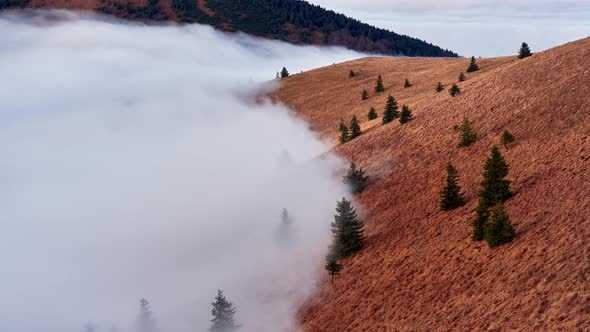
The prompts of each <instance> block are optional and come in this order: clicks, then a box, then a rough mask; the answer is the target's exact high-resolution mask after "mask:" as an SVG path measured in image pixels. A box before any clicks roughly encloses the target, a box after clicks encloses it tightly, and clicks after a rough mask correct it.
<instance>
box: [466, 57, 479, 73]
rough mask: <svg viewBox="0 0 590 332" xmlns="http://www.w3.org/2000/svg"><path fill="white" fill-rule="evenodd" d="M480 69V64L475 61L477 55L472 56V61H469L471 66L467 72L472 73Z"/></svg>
mask: <svg viewBox="0 0 590 332" xmlns="http://www.w3.org/2000/svg"><path fill="white" fill-rule="evenodd" d="M478 70H479V66H478V65H477V63H475V57H474V56H472V57H471V62H470V63H469V67H467V72H468V73H471V72H474V71H478Z"/></svg>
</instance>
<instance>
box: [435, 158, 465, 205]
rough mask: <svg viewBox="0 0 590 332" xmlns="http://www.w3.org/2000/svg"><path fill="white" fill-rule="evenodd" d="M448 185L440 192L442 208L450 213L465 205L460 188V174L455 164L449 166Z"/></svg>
mask: <svg viewBox="0 0 590 332" xmlns="http://www.w3.org/2000/svg"><path fill="white" fill-rule="evenodd" d="M446 182H447V184H446V186H445V187H444V189H443V190H442V191H441V192H440V204H439V206H440V208H441V210H443V211H450V210H453V209H456V208H458V207H461V206H463V205H465V198H464V197H463V193H462V192H461V186H459V173H458V172H457V169H456V168H455V166H453V164H451V163H448V164H447V180H446Z"/></svg>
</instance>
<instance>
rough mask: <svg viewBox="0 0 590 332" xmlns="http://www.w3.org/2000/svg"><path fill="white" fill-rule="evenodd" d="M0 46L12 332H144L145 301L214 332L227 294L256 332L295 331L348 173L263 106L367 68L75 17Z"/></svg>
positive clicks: (279, 46) (206, 35) (6, 316)
mask: <svg viewBox="0 0 590 332" xmlns="http://www.w3.org/2000/svg"><path fill="white" fill-rule="evenodd" d="M0 31H2V32H3V33H2V34H1V35H0V72H1V73H2V75H1V77H0V120H1V121H0V155H1V156H2V158H1V159H0V211H2V212H1V218H2V223H1V224H2V228H1V230H0V261H1V262H2V264H3V266H2V278H1V281H0V294H2V296H1V297H0V331H11V332H34V331H43V332H67V331H81V330H82V328H83V326H84V325H85V324H86V323H88V322H91V323H93V324H95V325H96V326H97V327H98V331H109V329H110V327H111V326H116V327H117V328H118V329H119V331H121V332H125V331H133V322H134V319H135V315H136V313H137V310H138V301H139V299H140V298H142V297H145V298H147V299H148V300H150V302H151V304H152V309H153V311H154V313H155V315H156V318H157V320H158V324H159V326H160V327H161V330H162V331H168V332H172V331H174V332H184V331H187V332H188V331H205V330H206V329H207V328H208V326H209V319H210V310H211V306H210V304H211V302H212V300H213V298H214V296H215V295H216V291H217V288H222V289H223V290H225V293H226V296H227V297H228V298H229V299H230V300H232V301H233V302H234V304H235V305H236V306H237V308H238V314H237V319H238V321H239V323H241V324H243V327H242V331H258V332H260V331H262V332H263V331H273V332H274V331H281V330H290V329H293V328H295V327H296V323H295V320H294V313H295V310H296V308H297V305H298V304H300V302H301V301H302V300H303V299H304V298H305V296H307V295H308V294H309V293H310V292H311V291H312V290H313V288H314V285H315V283H316V282H317V281H318V280H317V277H318V273H321V271H320V270H321V267H322V263H323V255H324V253H325V250H326V248H327V245H328V241H329V223H330V221H331V219H332V215H333V209H334V207H335V202H336V200H338V199H339V198H340V197H342V196H343V195H345V193H346V188H344V187H343V185H342V182H341V179H340V177H338V176H335V175H334V173H335V171H336V170H338V169H339V168H340V167H342V161H341V160H339V159H338V158H336V157H334V156H329V155H328V156H326V157H324V158H318V156H319V155H321V154H322V153H324V152H326V151H327V149H328V147H327V146H326V144H324V143H323V142H321V141H319V140H318V139H317V138H316V137H315V136H314V134H313V133H311V132H310V131H309V129H308V125H307V124H306V123H303V122H302V121H299V120H297V119H295V118H294V117H293V116H292V114H290V111H289V110H288V109H286V108H285V107H282V106H280V105H272V104H270V103H268V102H261V103H254V96H255V95H257V94H258V93H260V92H261V91H262V90H261V89H263V88H264V89H268V88H272V83H268V82H267V81H268V80H269V79H271V78H274V75H275V73H276V72H277V71H278V70H280V68H281V67H282V66H283V65H285V66H287V67H288V69H290V70H291V71H292V72H298V71H300V70H306V69H309V68H313V67H318V66H322V65H328V64H331V63H333V62H340V61H343V60H348V59H352V58H355V57H358V56H359V55H358V54H356V53H353V52H350V51H346V50H342V49H325V48H314V47H296V46H292V45H287V44H283V43H278V42H271V41H265V40H260V39H254V38H250V37H247V36H244V35H233V36H228V35H225V34H221V33H219V32H216V31H214V30H212V29H211V28H209V27H205V26H200V25H192V26H158V27H154V26H140V25H135V24H129V23H122V22H109V21H106V20H105V19H104V18H97V17H94V16H85V15H80V14H74V13H66V12H51V13H47V12H37V13H35V14H34V15H29V16H28V17H26V18H24V17H19V16H13V15H8V16H7V15H4V16H1V17H0ZM265 82H266V83H265ZM282 208H287V209H288V210H289V213H290V215H291V218H292V220H293V223H292V224H291V226H290V227H291V229H290V230H289V231H288V234H289V235H288V237H289V239H290V240H289V241H287V242H285V241H284V238H281V237H277V234H278V232H279V226H280V222H281V210H282Z"/></svg>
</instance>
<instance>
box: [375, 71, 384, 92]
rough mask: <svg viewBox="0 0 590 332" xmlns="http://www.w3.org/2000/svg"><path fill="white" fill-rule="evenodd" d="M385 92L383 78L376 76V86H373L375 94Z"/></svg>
mask: <svg viewBox="0 0 590 332" xmlns="http://www.w3.org/2000/svg"><path fill="white" fill-rule="evenodd" d="M383 91H385V87H384V86H383V77H381V75H379V76H377V84H375V92H377V93H379V92H383Z"/></svg>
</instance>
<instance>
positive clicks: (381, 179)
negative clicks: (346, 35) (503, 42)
mask: <svg viewBox="0 0 590 332" xmlns="http://www.w3.org/2000/svg"><path fill="white" fill-rule="evenodd" d="M477 62H478V64H479V65H480V67H481V70H480V71H479V72H476V73H473V74H467V81H465V82H463V83H459V86H460V87H461V89H462V91H463V93H462V94H461V95H459V96H457V97H455V98H452V97H451V96H449V94H448V92H447V91H444V92H441V93H436V92H435V86H436V83H437V82H438V81H441V82H442V83H443V84H445V87H446V88H448V86H449V84H450V83H452V82H456V81H457V77H458V75H459V73H460V72H461V71H464V70H465V69H466V68H467V65H468V63H469V59H427V58H364V59H359V60H355V61H351V62H347V63H342V64H338V65H333V66H328V67H324V68H320V69H317V70H313V71H309V72H306V73H302V74H297V75H293V76H291V77H289V78H287V79H284V80H282V86H281V88H280V90H279V91H278V92H277V94H276V97H277V98H280V99H281V100H282V101H284V102H285V103H286V104H288V105H290V106H291V107H293V108H294V109H295V110H296V111H297V112H298V114H300V116H301V117H302V118H304V119H307V120H308V121H310V122H311V123H312V124H313V126H314V128H315V129H316V130H317V131H318V132H320V133H321V134H322V135H324V136H326V137H329V138H331V139H333V140H336V137H337V135H338V132H337V128H338V123H339V119H340V118H344V119H345V120H349V119H350V117H351V116H352V115H353V114H356V115H357V116H358V117H359V118H360V119H362V121H363V124H362V127H363V129H364V130H365V132H364V133H363V134H362V135H361V136H360V137H359V138H357V139H355V140H353V141H351V142H348V143H346V144H344V145H338V146H335V148H334V151H335V152H336V153H338V154H340V155H342V156H344V157H346V158H347V159H349V160H351V161H355V162H357V163H358V164H360V166H362V167H364V168H366V169H367V171H368V174H369V175H370V176H372V179H373V180H374V182H373V183H372V184H371V186H370V187H369V188H367V189H366V190H365V191H364V192H363V193H361V194H360V195H358V196H357V197H356V198H357V200H358V201H359V203H360V204H362V206H363V211H364V216H363V217H364V219H365V221H366V247H365V248H364V249H363V250H362V251H361V252H360V253H358V254H356V255H354V256H353V257H351V258H348V259H345V260H343V261H342V264H343V265H344V270H343V271H342V275H341V276H339V277H337V278H336V280H335V285H334V286H333V287H332V286H331V285H330V284H329V283H328V281H327V278H326V279H324V280H323V281H322V286H321V287H320V291H319V292H318V293H317V294H316V295H315V296H314V297H312V298H311V299H310V300H309V301H308V303H307V304H306V305H305V306H304V307H303V308H302V309H301V310H300V320H301V323H302V325H303V327H304V328H305V330H307V331H451V330H453V331H482V330H487V331H507V330H519V331H540V330H543V331H582V330H585V329H588V328H589V327H590V38H587V39H584V40H580V41H577V42H574V43H569V44H566V45H564V46H561V47H557V48H554V49H551V50H548V51H545V52H541V53H538V54H535V55H534V56H533V57H531V58H527V59H524V60H517V59H516V58H515V57H502V58H495V59H478V61H477ZM350 69H352V70H354V71H356V72H358V73H359V76H358V77H356V78H352V79H348V72H349V70H350ZM378 73H380V74H381V75H382V76H383V78H384V82H385V86H386V88H387V91H385V92H383V93H381V94H378V95H377V96H375V94H374V92H373V87H374V84H375V79H376V77H377V74H378ZM405 78H408V79H410V81H411V82H412V83H413V84H414V86H413V87H411V88H408V89H404V88H403V83H404V79H405ZM363 88H366V89H367V90H368V91H369V92H370V94H371V98H370V99H369V100H366V101H361V99H360V95H361V91H362V89H363ZM390 93H391V94H392V95H394V96H395V97H396V99H397V100H398V103H399V104H400V107H401V105H402V104H404V103H405V104H408V105H410V106H411V108H412V111H413V112H414V116H415V118H414V119H413V120H412V121H410V122H409V123H407V124H404V125H401V124H400V123H399V122H397V121H394V122H392V123H390V124H387V125H381V119H380V118H379V119H377V120H374V121H372V122H369V123H368V122H367V119H366V113H367V112H368V110H369V107H370V106H374V107H375V108H376V109H377V111H378V112H379V113H380V115H381V114H382V109H383V107H384V105H385V99H386V97H387V95H388V94H390ZM463 116H468V117H469V119H470V120H471V121H472V122H473V126H474V128H475V129H476V131H477V135H478V137H477V141H476V142H475V143H474V144H473V145H472V146H470V147H468V148H458V147H457V142H458V133H457V132H456V131H455V130H454V129H453V127H454V125H456V124H459V123H460V121H461V119H462V117H463ZM504 129H508V130H510V132H512V133H513V134H514V136H515V137H516V142H515V143H514V145H513V146H511V147H510V148H509V149H508V150H506V149H504V148H502V153H503V155H504V156H505V158H506V160H507V162H508V163H509V165H510V173H509V176H508V179H509V180H511V181H512V185H511V189H512V191H513V192H514V193H515V196H514V197H513V198H512V199H510V200H508V201H507V202H506V204H505V205H506V208H507V211H508V213H509V214H510V216H511V219H512V221H513V223H514V225H515V229H516V234H517V236H516V238H515V240H514V241H513V242H512V243H509V244H506V245H503V246H501V247H499V248H496V249H490V248H488V247H487V245H486V244H485V243H484V242H473V241H472V240H471V238H470V232H471V227H470V225H469V223H470V221H471V219H472V218H473V216H474V212H473V210H474V208H475V206H476V204H477V192H478V190H479V182H480V181H481V173H482V169H483V163H484V161H485V159H486V157H487V156H488V155H489V151H490V148H491V147H492V146H493V145H495V144H498V142H499V138H500V135H501V133H502V131H503V130H504ZM449 161H451V162H453V163H454V164H455V165H456V166H457V168H458V170H459V174H460V177H461V180H460V184H461V185H462V186H463V190H464V191H465V194H466V199H467V202H468V203H467V205H466V206H465V207H462V208H459V209H457V210H454V211H451V212H442V211H440V210H439V209H438V208H437V203H438V193H439V191H440V189H441V188H442V186H443V181H444V177H445V175H446V173H445V165H446V163H447V162H449ZM335 200H336V198H335ZM329 222H330V220H326V224H329ZM326 245H328V244H326ZM322 263H323V262H318V264H322Z"/></svg>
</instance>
